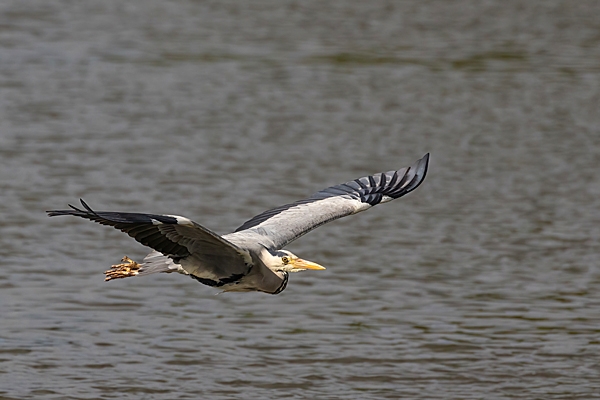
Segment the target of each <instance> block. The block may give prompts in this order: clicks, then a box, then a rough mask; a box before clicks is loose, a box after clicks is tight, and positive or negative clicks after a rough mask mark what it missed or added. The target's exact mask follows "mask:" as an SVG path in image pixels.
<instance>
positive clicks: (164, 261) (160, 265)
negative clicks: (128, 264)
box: [138, 251, 187, 276]
mask: <svg viewBox="0 0 600 400" xmlns="http://www.w3.org/2000/svg"><path fill="white" fill-rule="evenodd" d="M158 272H166V273H170V272H179V273H182V274H187V272H185V271H184V270H183V268H182V267H181V265H179V264H176V263H175V261H173V259H172V258H171V257H168V256H165V255H164V254H163V253H160V252H158V251H153V252H152V253H150V254H148V255H147V256H146V257H144V261H143V262H142V267H141V268H140V270H139V273H138V275H139V276H142V275H150V274H156V273H158Z"/></svg>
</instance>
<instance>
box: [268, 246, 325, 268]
mask: <svg viewBox="0 0 600 400" xmlns="http://www.w3.org/2000/svg"><path fill="white" fill-rule="evenodd" d="M272 255H273V259H272V264H271V265H268V267H269V268H271V269H273V270H275V271H287V272H299V271H304V270H307V269H314V270H320V269H325V267H323V266H321V265H319V264H317V263H314V262H312V261H307V260H303V259H301V258H300V257H298V256H297V255H295V254H294V253H292V252H291V251H288V250H277V251H276V252H275V253H274V254H272Z"/></svg>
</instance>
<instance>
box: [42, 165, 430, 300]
mask: <svg viewBox="0 0 600 400" xmlns="http://www.w3.org/2000/svg"><path fill="white" fill-rule="evenodd" d="M428 164H429V153H428V154H425V156H423V158H421V159H419V160H418V161H416V162H415V163H414V164H413V165H412V166H411V167H405V168H401V169H399V170H397V171H389V172H382V173H380V174H375V175H370V176H366V177H363V178H359V179H355V180H353V181H349V182H346V183H342V184H340V185H336V186H331V187H329V188H326V189H323V190H321V191H319V192H317V193H315V194H313V195H312V196H310V197H308V198H306V199H304V200H299V201H296V202H294V203H290V204H286V205H283V206H280V207H276V208H273V209H271V210H267V211H265V212H263V213H261V214H258V215H257V216H255V217H253V218H252V219H250V220H248V221H246V222H245V223H244V224H242V225H241V226H240V227H239V228H237V229H236V230H235V232H233V233H229V234H227V235H223V236H220V235H218V234H216V233H214V232H213V231H211V230H209V229H207V228H205V227H203V226H202V225H199V224H197V223H196V222H194V221H192V220H190V219H188V218H185V217H180V216H177V215H157V214H142V213H129V212H106V211H94V210H92V209H91V208H90V207H89V206H88V205H87V204H86V203H85V202H84V201H83V200H81V205H82V206H83V208H77V207H74V206H72V205H70V204H69V207H71V209H70V210H54V211H47V213H48V215H49V216H51V217H52V216H56V215H74V216H76V217H81V218H86V219H89V220H91V221H94V222H98V223H100V224H102V225H109V226H112V227H114V228H116V229H119V230H121V231H123V232H125V233H127V234H128V235H129V236H131V237H133V238H134V239H135V240H137V241H138V242H140V243H141V244H143V245H145V246H148V247H150V248H152V249H153V251H152V252H151V253H150V254H148V255H147V256H146V257H145V258H144V260H143V262H142V263H137V262H135V261H133V260H131V259H129V258H128V257H124V258H123V259H122V260H121V261H122V263H121V264H117V265H113V266H112V267H111V269H110V270H108V271H106V272H105V275H106V279H105V280H107V281H109V280H113V279H117V278H126V277H130V276H143V275H149V274H154V273H157V272H167V273H169V272H179V273H181V274H185V275H189V276H190V277H192V278H194V279H196V280H197V281H198V282H200V283H203V284H205V285H208V286H213V287H217V288H220V289H222V290H223V291H230V292H251V291H260V292H264V293H270V294H279V293H281V292H282V291H283V290H284V289H285V288H286V286H287V283H288V278H289V273H290V272H298V271H304V270H322V269H325V268H324V267H322V266H321V265H319V264H316V263H314V262H311V261H306V260H303V259H301V258H299V257H298V256H296V255H295V254H293V253H292V252H290V251H288V250H284V249H283V247H285V246H286V245H287V244H289V243H290V242H292V241H293V240H295V239H298V238H299V237H300V236H302V235H304V234H306V233H308V232H310V231H311V230H313V229H315V228H317V227H319V226H321V225H323V224H325V223H327V222H330V221H333V220H335V219H338V218H342V217H345V216H347V215H352V214H356V213H358V212H361V211H365V210H367V209H369V208H371V207H373V206H375V205H377V204H382V203H387V202H389V201H391V200H394V199H397V198H399V197H402V196H404V195H405V194H407V193H409V192H411V191H413V190H415V189H416V188H417V187H418V186H419V185H420V184H421V182H423V179H424V178H425V175H426V173H427V166H428Z"/></svg>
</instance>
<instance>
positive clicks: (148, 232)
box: [47, 200, 249, 279]
mask: <svg viewBox="0 0 600 400" xmlns="http://www.w3.org/2000/svg"><path fill="white" fill-rule="evenodd" d="M81 204H82V206H83V208H84V209H79V208H77V207H74V206H72V205H70V204H69V207H71V208H72V209H71V210H56V211H47V213H48V215H49V216H51V217H52V216H57V215H73V216H76V217H81V218H85V219H89V220H91V221H94V222H97V223H99V224H102V225H109V226H112V227H114V228H116V229H119V230H121V231H122V232H125V233H127V234H128V235H129V236H131V237H132V238H134V239H135V240H137V241H138V242H140V243H141V244H143V245H145V246H148V247H150V248H152V249H154V250H156V251H159V252H161V253H163V254H164V255H167V256H171V257H172V258H186V257H189V256H192V258H193V260H194V270H192V271H188V272H190V273H194V274H200V275H203V274H204V273H207V274H208V275H209V276H211V278H213V279H221V278H224V279H226V278H228V277H230V276H232V275H236V274H244V273H246V272H247V271H248V268H249V266H248V265H246V260H245V258H244V254H243V251H242V250H241V249H239V248H238V247H237V246H235V245H234V244H232V243H231V242H229V241H227V240H225V239H223V238H222V237H220V236H219V235H217V234H216V233H214V232H212V231H210V230H208V229H206V228H204V227H203V226H201V225H199V224H197V223H195V222H194V221H191V220H189V219H187V218H184V217H180V216H175V215H158V214H142V213H126V212H106V211H94V210H92V209H91V208H90V207H89V206H88V205H87V204H86V203H85V202H84V201H83V200H81ZM184 268H186V267H185V266H184ZM186 270H187V268H186Z"/></svg>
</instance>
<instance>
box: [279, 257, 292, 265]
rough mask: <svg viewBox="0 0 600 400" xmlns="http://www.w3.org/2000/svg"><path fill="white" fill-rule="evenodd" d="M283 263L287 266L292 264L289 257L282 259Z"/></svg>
mask: <svg viewBox="0 0 600 400" xmlns="http://www.w3.org/2000/svg"><path fill="white" fill-rule="evenodd" d="M281 261H283V264H284V265H285V264H287V263H289V262H290V259H289V258H288V257H281Z"/></svg>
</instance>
